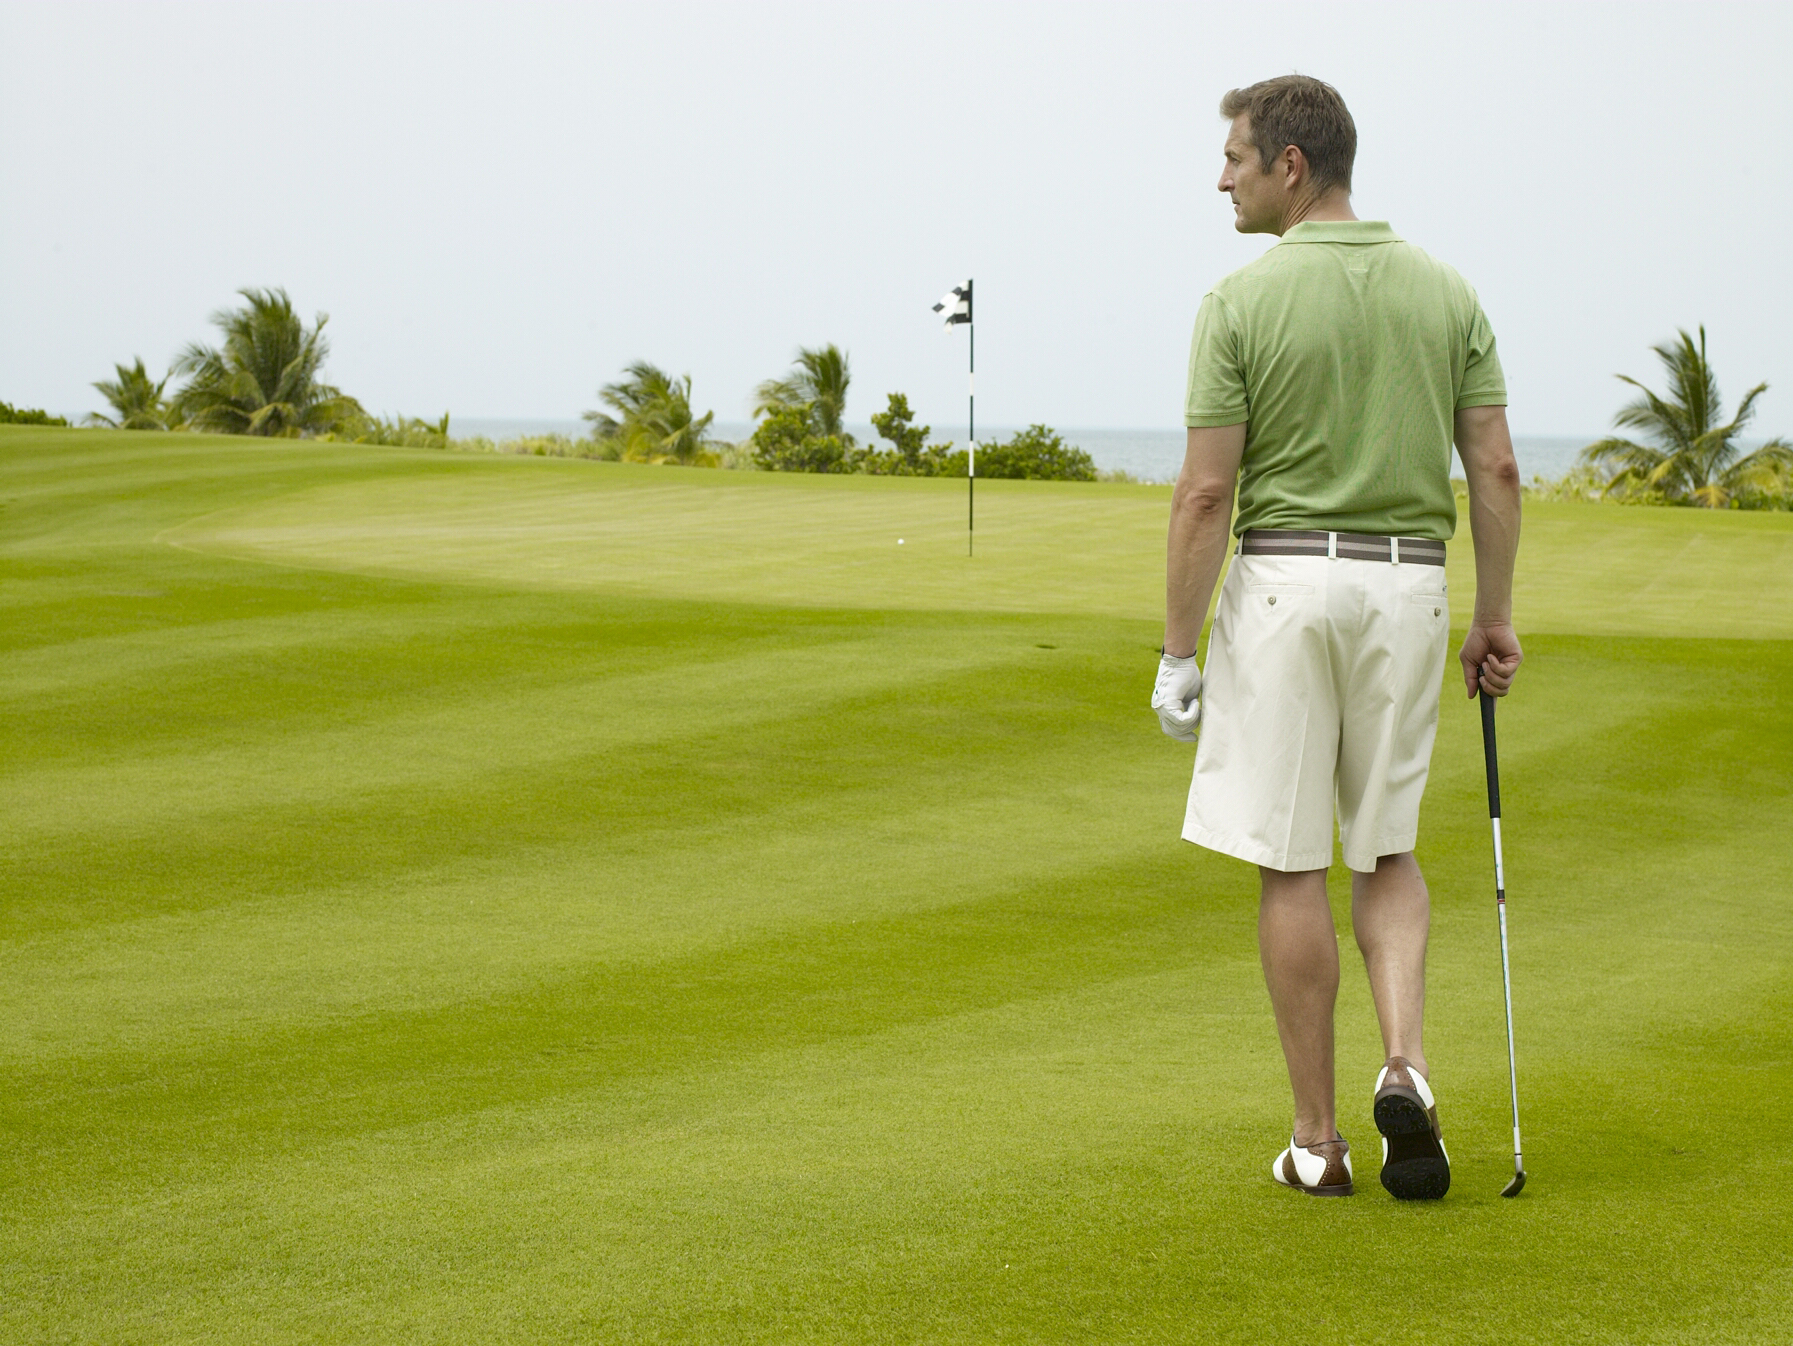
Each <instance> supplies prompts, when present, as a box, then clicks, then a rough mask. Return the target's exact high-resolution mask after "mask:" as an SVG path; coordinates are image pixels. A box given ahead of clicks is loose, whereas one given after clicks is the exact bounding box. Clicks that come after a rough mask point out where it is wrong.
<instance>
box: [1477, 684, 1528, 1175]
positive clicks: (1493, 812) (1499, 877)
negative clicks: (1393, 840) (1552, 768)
mask: <svg viewBox="0 0 1793 1346" xmlns="http://www.w3.org/2000/svg"><path fill="white" fill-rule="evenodd" d="M1477 695H1478V696H1479V697H1480V698H1481V703H1482V707H1481V709H1482V754H1483V756H1484V757H1485V758H1486V759H1487V765H1488V817H1489V820H1490V821H1491V822H1492V823H1493V824H1494V905H1495V908H1496V910H1497V911H1498V912H1499V913H1500V984H1501V990H1502V991H1503V992H1505V994H1506V1002H1507V1079H1508V1081H1509V1083H1510V1084H1511V1086H1512V1092H1513V1171H1514V1172H1515V1173H1522V1172H1524V1171H1525V1159H1524V1146H1523V1145H1522V1144H1521V1143H1520V1139H1519V1060H1518V1055H1517V1053H1516V1052H1515V1051H1514V1050H1513V974H1512V970H1511V966H1510V964H1509V961H1508V958H1507V876H1506V867H1505V865H1504V864H1503V863H1502V861H1501V855H1500V760H1499V755H1498V753H1497V752H1496V751H1495V746H1494V698H1493V697H1491V696H1489V695H1488V693H1486V692H1482V691H1478V692H1477Z"/></svg>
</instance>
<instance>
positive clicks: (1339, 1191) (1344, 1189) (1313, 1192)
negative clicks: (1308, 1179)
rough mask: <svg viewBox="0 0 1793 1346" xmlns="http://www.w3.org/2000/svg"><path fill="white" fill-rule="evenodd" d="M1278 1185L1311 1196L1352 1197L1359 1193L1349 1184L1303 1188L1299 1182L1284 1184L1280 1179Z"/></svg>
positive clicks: (1277, 1181)
mask: <svg viewBox="0 0 1793 1346" xmlns="http://www.w3.org/2000/svg"><path fill="white" fill-rule="evenodd" d="M1276 1184H1277V1186H1279V1187H1287V1188H1288V1189H1289V1190H1290V1191H1291V1192H1306V1193H1307V1194H1308V1195H1309V1196H1352V1195H1354V1194H1355V1193H1356V1191H1357V1188H1356V1187H1354V1186H1353V1185H1352V1184H1350V1183H1348V1182H1346V1183H1334V1184H1333V1185H1332V1186H1331V1187H1303V1186H1302V1185H1301V1184H1300V1183H1298V1182H1284V1181H1283V1180H1282V1179H1281V1178H1278V1179H1277V1180H1276Z"/></svg>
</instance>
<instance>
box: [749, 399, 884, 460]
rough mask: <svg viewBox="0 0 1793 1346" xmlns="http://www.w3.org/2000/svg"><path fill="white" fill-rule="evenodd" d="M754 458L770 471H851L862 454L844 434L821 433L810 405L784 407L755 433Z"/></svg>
mask: <svg viewBox="0 0 1793 1346" xmlns="http://www.w3.org/2000/svg"><path fill="white" fill-rule="evenodd" d="M752 443H753V456H754V461H755V462H757V463H758V464H759V465H760V466H761V467H763V468H765V469H766V470H767V471H768V472H851V471H853V470H854V468H855V467H857V466H858V463H857V461H856V460H857V458H858V457H859V456H860V455H859V453H858V452H857V451H856V450H855V449H854V448H853V446H852V445H851V444H850V443H849V442H848V441H847V439H846V437H845V436H844V435H825V434H820V433H818V432H817V429H816V425H815V418H814V417H813V416H812V415H811V413H810V410H809V408H808V407H800V406H791V407H783V408H781V409H779V410H777V411H774V412H772V413H771V414H770V415H768V416H767V417H766V418H765V419H764V420H763V421H761V422H760V423H759V425H758V426H757V427H756V428H755V429H754V432H753V440H752Z"/></svg>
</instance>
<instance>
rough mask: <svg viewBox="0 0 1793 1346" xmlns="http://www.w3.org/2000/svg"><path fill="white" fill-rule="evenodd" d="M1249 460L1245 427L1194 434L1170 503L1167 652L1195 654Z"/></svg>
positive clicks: (1165, 641)
mask: <svg viewBox="0 0 1793 1346" xmlns="http://www.w3.org/2000/svg"><path fill="white" fill-rule="evenodd" d="M1244 456H1245V423H1244V422H1243V421H1241V422H1240V423H1239V424H1238V425H1222V426H1216V427H1212V428H1199V429H1191V430H1190V431H1189V438H1188V441H1187V446H1186V447H1185V449H1184V451H1183V470H1182V472H1181V473H1179V474H1178V476H1177V488H1176V490H1175V491H1174V492H1172V494H1171V498H1170V544H1169V547H1168V554H1167V560H1166V574H1165V604H1164V652H1165V653H1166V654H1170V655H1176V656H1178V657H1187V656H1189V655H1192V654H1194V653H1195V644H1196V641H1197V640H1198V639H1200V637H1201V633H1202V619H1203V618H1205V617H1206V616H1207V615H1208V601H1209V599H1211V598H1212V597H1213V596H1214V586H1215V585H1216V584H1217V583H1219V581H1220V568H1221V567H1222V566H1223V565H1225V564H1226V553H1227V542H1228V540H1229V538H1230V536H1231V534H1230V532H1229V525H1230V524H1231V523H1232V519H1233V486H1234V483H1235V482H1236V481H1237V480H1238V477H1239V460H1240V459H1241V458H1243V457H1244Z"/></svg>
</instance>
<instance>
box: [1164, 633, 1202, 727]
mask: <svg viewBox="0 0 1793 1346" xmlns="http://www.w3.org/2000/svg"><path fill="white" fill-rule="evenodd" d="M1201 697H1202V670H1201V668H1200V666H1199V665H1197V663H1196V662H1195V656H1194V655H1193V654H1191V655H1189V656H1188V657H1186V658H1183V659H1179V658H1177V656H1176V655H1174V654H1166V655H1163V656H1162V657H1161V658H1160V659H1159V660H1158V681H1157V683H1156V684H1154V685H1153V687H1152V709H1153V710H1154V711H1156V712H1157V713H1158V723H1159V724H1160V725H1162V726H1163V728H1164V732H1165V733H1167V734H1169V735H1170V736H1171V737H1172V738H1174V739H1178V740H1180V741H1182V742H1184V743H1193V742H1195V726H1196V725H1197V724H1198V723H1200V721H1201V718H1202V701H1201Z"/></svg>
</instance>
